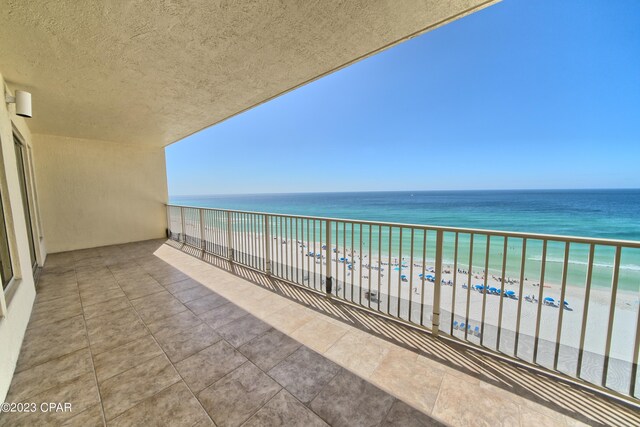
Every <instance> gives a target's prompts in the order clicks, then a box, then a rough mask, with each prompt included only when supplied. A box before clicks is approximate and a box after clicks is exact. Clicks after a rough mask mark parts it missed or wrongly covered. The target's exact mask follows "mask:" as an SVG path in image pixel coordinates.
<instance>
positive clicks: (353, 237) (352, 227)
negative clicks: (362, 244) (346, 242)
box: [345, 223, 362, 302]
mask: <svg viewBox="0 0 640 427" xmlns="http://www.w3.org/2000/svg"><path fill="white" fill-rule="evenodd" d="M354 228H355V226H354V225H353V223H351V254H350V255H349V258H348V259H349V260H350V261H351V271H350V272H349V274H350V275H351V302H355V301H354V300H353V280H354V276H355V274H354V273H355V270H354V269H353V264H354V262H353V261H354V256H353V249H354V248H353V243H354V240H355V239H356V235H355V231H354ZM360 256H362V254H360ZM345 264H347V262H346V261H345Z"/></svg>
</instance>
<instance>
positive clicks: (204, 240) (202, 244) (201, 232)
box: [198, 209, 207, 252]
mask: <svg viewBox="0 0 640 427" xmlns="http://www.w3.org/2000/svg"><path fill="white" fill-rule="evenodd" d="M198 212H199V213H200V246H201V247H202V251H203V252H204V251H205V250H206V246H207V244H206V241H207V240H206V238H205V237H206V236H205V232H204V211H203V210H202V209H198Z"/></svg>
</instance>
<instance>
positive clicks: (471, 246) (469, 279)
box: [464, 233, 474, 340]
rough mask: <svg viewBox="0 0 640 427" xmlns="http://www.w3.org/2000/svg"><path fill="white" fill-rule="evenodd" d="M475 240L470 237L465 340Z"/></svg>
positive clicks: (467, 327) (465, 337) (465, 328)
mask: <svg viewBox="0 0 640 427" xmlns="http://www.w3.org/2000/svg"><path fill="white" fill-rule="evenodd" d="M473 239H474V234H473V233H471V236H470V237H469V271H468V279H467V280H468V281H469V283H467V309H466V312H465V315H464V339H465V340H466V339H467V336H468V333H469V307H470V306H471V277H472V275H473Z"/></svg>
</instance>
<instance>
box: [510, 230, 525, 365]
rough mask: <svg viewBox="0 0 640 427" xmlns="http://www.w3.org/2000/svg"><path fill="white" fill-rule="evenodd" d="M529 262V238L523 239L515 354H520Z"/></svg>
mask: <svg viewBox="0 0 640 427" xmlns="http://www.w3.org/2000/svg"><path fill="white" fill-rule="evenodd" d="M526 262H527V239H526V238H524V239H522V260H521V264H520V284H519V287H518V310H517V313H518V314H517V315H516V335H515V339H514V343H513V355H514V356H516V357H517V356H518V340H519V339H520V317H521V316H522V300H523V299H524V296H523V295H522V291H523V289H524V279H525V271H524V269H525V267H526Z"/></svg>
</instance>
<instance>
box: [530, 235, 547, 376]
mask: <svg viewBox="0 0 640 427" xmlns="http://www.w3.org/2000/svg"><path fill="white" fill-rule="evenodd" d="M547 243H548V241H547V240H543V241H542V258H541V261H540V263H541V266H540V283H539V286H540V290H539V291H538V311H537V313H536V332H535V335H534V338H533V339H534V341H533V363H536V361H537V360H538V342H539V340H540V321H541V320H542V319H541V317H542V301H543V292H544V276H545V272H546V267H547Z"/></svg>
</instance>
